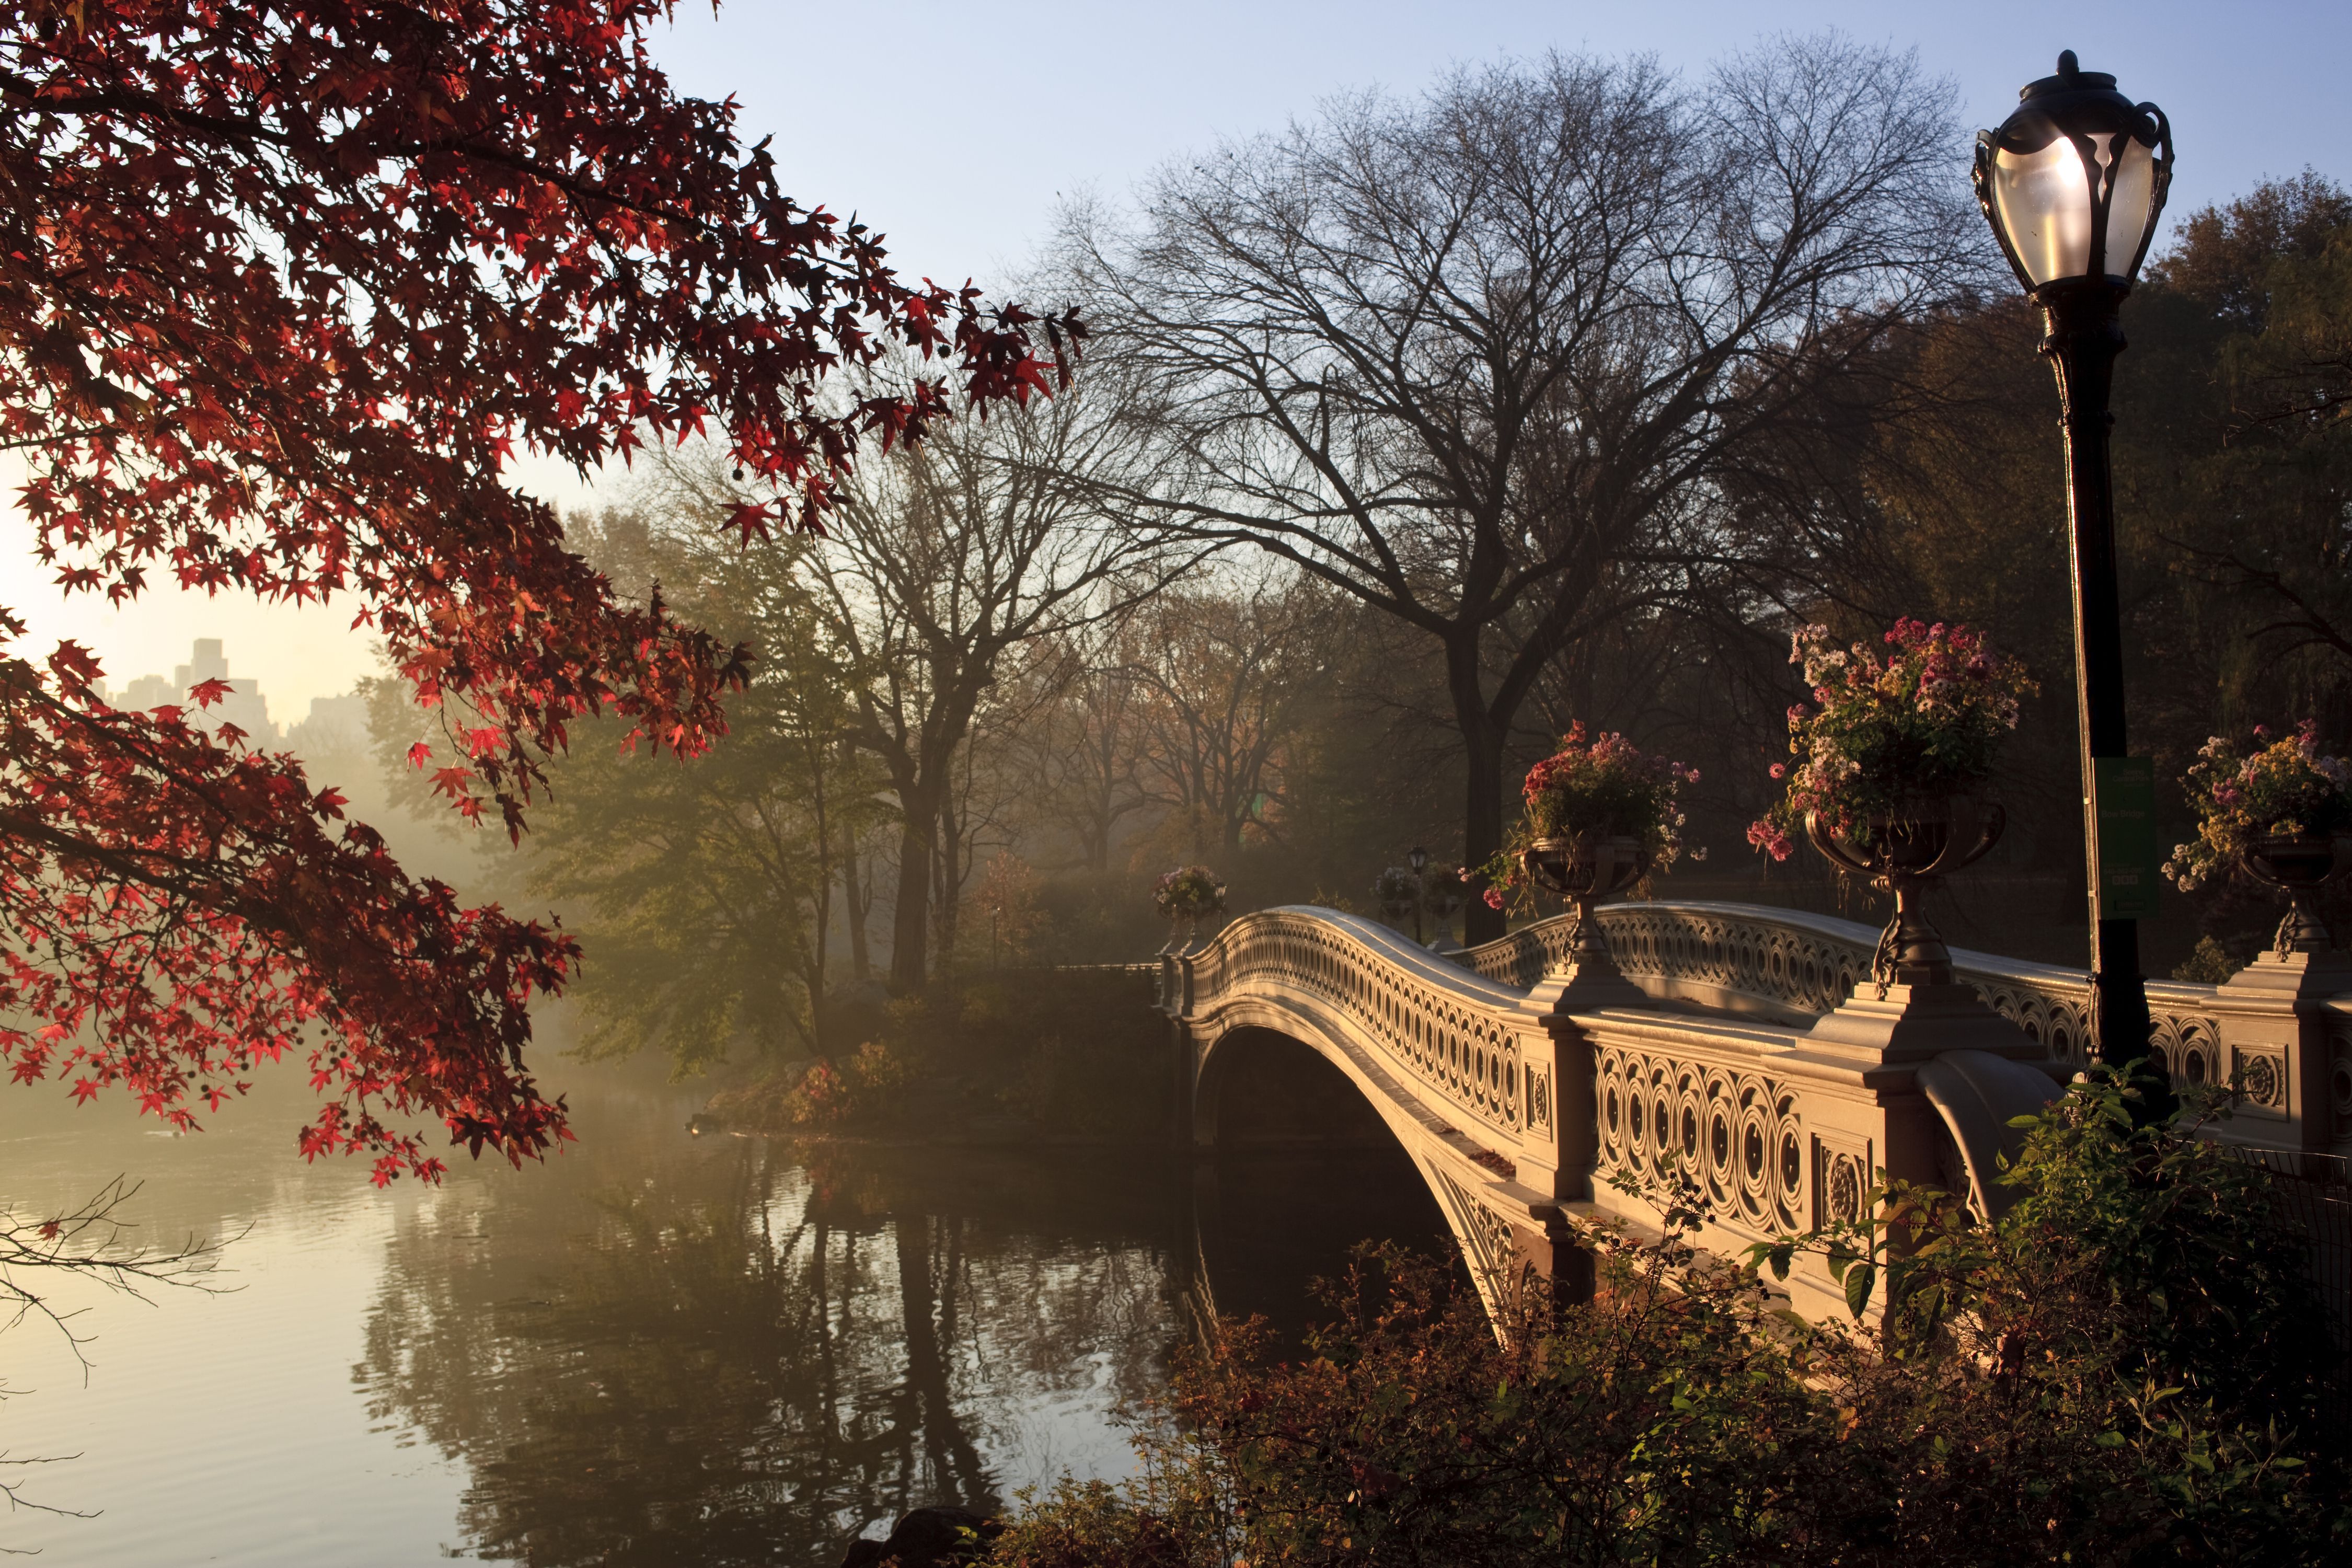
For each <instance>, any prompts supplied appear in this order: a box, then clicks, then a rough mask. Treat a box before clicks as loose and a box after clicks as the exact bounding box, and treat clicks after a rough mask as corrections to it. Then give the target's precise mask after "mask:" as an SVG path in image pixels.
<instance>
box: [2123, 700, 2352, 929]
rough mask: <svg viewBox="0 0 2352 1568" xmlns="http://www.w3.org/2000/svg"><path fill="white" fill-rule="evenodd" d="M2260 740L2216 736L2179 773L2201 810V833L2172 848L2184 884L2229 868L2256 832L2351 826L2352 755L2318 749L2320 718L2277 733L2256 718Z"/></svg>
mask: <svg viewBox="0 0 2352 1568" xmlns="http://www.w3.org/2000/svg"><path fill="white" fill-rule="evenodd" d="M2254 741H2255V742H2256V744H2255V746H2254V748H2253V749H2252V751H2251V752H2244V753H2241V752H2239V750H2238V748H2237V746H2236V745H2235V744H2234V743H2233V742H2231V741H2230V740H2229V739H2228V738H2226V737H2224V736H2221V735H2216V736H2214V737H2212V738H2211V739H2210V740H2209V741H2207V742H2205V744H2204V745H2203V746H2201V747H2200V748H2199V749H2198V752H2197V760H2196V761H2195V762H2193V763H2189V772H2188V773H2187V774H2186V775H2185V776H2184V777H2183V778H2182V779H2181V781H2180V782H2181V787H2182V788H2183V790H2184V791H2185V792H2186V793H2187V794H2188V796H2189V805H2192V806H2194V807H2195V808H2196V810H2197V837H2195V838H2193V839H2191V840H2189V842H2188V843H2186V844H2183V845H2180V846H2179V847H2176V848H2175V849H2174V850H2173V851H2172V858H2171V859H2170V860H2168V861H2167V862H2165V867H2164V871H2165V875H2167V876H2168V877H2170V878H2171V879H2173V880H2174V881H2175V882H2177V883H2178V884H2179V886H2180V887H2181V888H2183V889H2189V888H2195V887H2197V886H2199V885H2200V884H2201V883H2204V882H2206V881H2209V880H2210V879H2212V878H2214V877H2215V876H2217V875H2220V874H2221V873H2222V872H2224V871H2226V870H2228V869H2229V868H2231V867H2232V866H2234V865H2236V864H2237V862H2238V858H2239V857H2240V856H2241V855H2242V853H2243V852H2244V851H2245V849H2246V848H2247V847H2249V846H2251V845H2252V844H2254V843H2255V842H2256V841H2258V840H2261V839H2264V838H2327V837H2335V836H2336V835H2337V834H2341V833H2345V832H2347V831H2352V763H2347V762H2346V760H2345V759H2344V758H2342V757H2332V756H2327V755H2325V754H2323V753H2322V752H2320V750H2319V727H2318V726H2317V725H2316V724H2314V723H2312V722H2311V721H2308V720H2306V721H2304V722H2303V723H2301V724H2299V725H2297V726H2296V727H2295V731H2294V734H2292V735H2287V736H2283V737H2281V738H2280V739H2278V740H2274V741H2273V740H2271V731H2269V730H2268V729H2266V728H2264V727H2263V726H2262V725H2259V724H2257V725H2256V726H2254ZM2262 742H2269V743H2268V744H2267V745H2265V744H2263V743H2262Z"/></svg>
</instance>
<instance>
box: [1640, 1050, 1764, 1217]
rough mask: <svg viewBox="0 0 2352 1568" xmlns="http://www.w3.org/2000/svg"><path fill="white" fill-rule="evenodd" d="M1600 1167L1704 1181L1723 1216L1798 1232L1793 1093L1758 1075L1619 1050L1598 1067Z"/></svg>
mask: <svg viewBox="0 0 2352 1568" xmlns="http://www.w3.org/2000/svg"><path fill="white" fill-rule="evenodd" d="M1596 1072H1597V1078H1598V1082H1597V1084H1596V1086H1595V1087H1596V1088H1597V1089H1598V1090H1599V1093H1598V1096H1597V1099H1598V1101H1599V1108H1600V1112H1601V1128H1600V1132H1601V1138H1600V1142H1601V1171H1602V1173H1604V1174H1608V1173H1615V1172H1618V1171H1622V1172H1625V1173H1628V1174H1630V1175H1632V1176H1633V1177H1634V1178H1635V1179H1636V1180H1639V1181H1644V1182H1659V1183H1663V1182H1665V1181H1668V1180H1670V1179H1672V1177H1674V1176H1675V1175H1676V1174H1684V1175H1688V1176H1690V1177H1691V1178H1692V1179H1693V1180H1694V1181H1696V1182H1697V1183H1698V1184H1699V1188H1700V1191H1701V1192H1702V1194H1704V1195H1705V1197H1706V1201H1707V1203H1708V1205H1710V1207H1711V1208H1712V1209H1713V1210H1714V1211H1715V1214H1716V1215H1717V1218H1718V1219H1725V1218H1732V1217H1735V1216H1736V1217H1737V1218H1738V1219H1740V1220H1744V1221H1745V1222H1746V1223H1747V1224H1748V1226H1750V1227H1751V1228H1754V1229H1758V1230H1764V1231H1769V1232H1779V1231H1785V1230H1794V1229H1798V1228H1800V1226H1801V1224H1802V1219H1801V1216H1802V1215H1803V1214H1804V1191H1805V1143H1804V1131H1803V1127H1802V1119H1801V1117H1800V1116H1799V1115H1798V1113H1797V1096H1796V1091H1795V1090H1794V1089H1790V1088H1789V1087H1787V1086H1785V1085H1782V1084H1779V1083H1776V1082H1774V1081H1773V1080H1771V1079H1767V1078H1764V1077H1762V1076H1761V1075H1759V1074H1756V1073H1747V1072H1737V1071H1733V1070H1731V1069H1729V1068H1721V1067H1712V1068H1711V1067H1704V1066H1701V1065H1700V1064H1697V1063H1695V1062H1680V1061H1676V1060H1675V1059H1674V1058H1670V1057H1664V1056H1653V1055H1649V1054H1646V1053H1643V1052H1641V1051H1635V1050H1631V1049H1624V1048H1620V1047H1605V1048H1603V1049H1602V1050H1601V1052H1600V1055H1599V1058H1598V1060H1597V1062H1596Z"/></svg>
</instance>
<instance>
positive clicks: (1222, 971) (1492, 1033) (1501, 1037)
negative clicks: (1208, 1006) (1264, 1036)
mask: <svg viewBox="0 0 2352 1568" xmlns="http://www.w3.org/2000/svg"><path fill="white" fill-rule="evenodd" d="M1193 973H1194V1005H1202V1004H1204V1003H1206V1002H1208V1001H1210V1000H1212V999H1213V998H1215V997H1217V996H1219V995H1222V994H1225V993H1226V992H1228V991H1231V990H1235V989H1240V988H1244V987H1246V986H1247V985H1249V984H1252V983H1253V982H1255V981H1258V980H1272V981H1276V982H1280V983H1285V984H1290V985H1293V986H1296V987H1297V988H1298V989H1300V990H1304V991H1307V992H1309V993H1311V994H1317V995H1320V996H1323V997H1325V998H1327V999H1328V1000H1330V1001H1332V1002H1335V1003H1338V1004H1339V1005H1340V1006H1341V1007H1342V1008H1344V1009H1345V1010H1346V1011H1347V1012H1348V1014H1349V1016H1351V1017H1353V1018H1355V1019H1356V1020H1357V1021H1358V1022H1359V1023H1360V1024H1361V1025H1363V1026H1365V1027H1366V1028H1367V1030H1368V1032H1370V1034H1372V1035H1373V1036H1374V1037H1376V1038H1377V1039H1378V1040H1379V1041H1380V1043H1381V1046H1382V1047H1383V1048H1384V1049H1385V1051H1386V1053H1387V1054H1388V1056H1389V1057H1390V1058H1391V1062H1392V1063H1393V1064H1394V1065H1395V1066H1397V1067H1399V1068H1402V1069H1403V1070H1404V1071H1405V1072H1406V1073H1408V1074H1409V1075H1410V1076H1412V1078H1414V1079H1418V1080H1420V1082H1422V1083H1423V1084H1424V1085H1426V1086H1427V1087H1429V1088H1431V1089H1435V1090H1436V1091H1437V1093H1438V1096H1439V1098H1440V1099H1441V1100H1443V1101H1444V1103H1445V1104H1447V1105H1448V1106H1450V1107H1452V1108H1454V1109H1455V1110H1462V1111H1465V1112H1467V1113H1469V1114H1470V1116H1471V1117H1473V1118H1474V1119H1475V1120H1478V1121H1485V1122H1486V1123H1488V1124H1490V1125H1492V1126H1494V1127H1496V1128H1499V1129H1501V1130H1503V1131H1507V1132H1508V1133H1510V1134H1513V1135H1514V1136H1516V1135H1517V1133H1519V1132H1520V1131H1522V1130H1523V1128H1525V1127H1526V1126H1527V1125H1528V1124H1529V1123H1530V1122H1531V1123H1533V1124H1534V1125H1535V1126H1536V1127H1538V1128H1539V1129H1540V1128H1548V1127H1549V1124H1550V1119H1551V1097H1550V1094H1549V1087H1548V1086H1544V1085H1540V1084H1537V1085H1528V1084H1526V1083H1525V1082H1524V1074H1523V1071H1522V1068H1521V1065H1520V1057H1519V1047H1518V1041H1517V1036H1516V1033H1515V1032H1514V1031H1513V1030H1512V1028H1511V1027H1510V1026H1509V1025H1508V1024H1507V1022H1506V1021H1505V1020H1503V1019H1499V1018H1497V1017H1496V1016H1493V1015H1492V1014H1491V1013H1488V1012H1485V1011H1482V1010H1481V1009H1480V1007H1479V1006H1478V1005H1477V1004H1476V1003H1475V1001H1469V1000H1466V999H1465V998H1464V997H1462V996H1460V995H1459V994H1454V993H1451V992H1448V991H1446V990H1445V989H1444V988H1443V987H1442V986H1441V985H1437V984H1432V983H1431V982H1430V981H1428V980H1427V979H1424V978H1423V976H1421V975H1419V974H1416V973H1412V971H1411V970H1409V969H1407V968H1406V967H1405V966H1404V965H1402V964H1400V963H1394V962H1393V961H1391V960H1390V959H1389V958H1387V957H1386V956H1385V955H1383V954H1382V953H1381V952H1379V951H1378V950H1376V949H1374V948H1372V947H1370V946H1369V945H1367V944H1366V943H1364V942H1362V941H1361V940H1360V939H1359V938H1358V937H1356V936H1355V935H1354V934H1353V933H1352V932H1350V931H1348V930H1347V928H1346V927H1344V926H1340V925H1338V924H1334V923H1331V922H1328V921H1322V920H1318V919H1316V918H1314V917H1312V916H1306V915H1297V914H1292V913H1289V912H1286V911H1283V910H1270V911H1267V912H1265V913H1262V914H1258V915H1254V916H1251V917H1249V918H1247V919H1246V920H1243V921H1235V922H1234V924H1233V925H1231V926H1228V927H1227V928H1226V929H1225V931H1224V932H1223V935H1222V936H1220V937H1219V939H1218V941H1217V942H1216V943H1215V944H1214V945H1213V947H1212V948H1211V949H1210V951H1209V952H1206V953H1203V954H1202V955H1201V957H1200V958H1198V959H1196V960H1195V961H1194V968H1193ZM1523 1088H1526V1089H1528V1091H1529V1092H1528V1105H1527V1106H1526V1108H1525V1110H1524V1111H1523V1110H1522V1107H1521V1090H1522V1089H1523Z"/></svg>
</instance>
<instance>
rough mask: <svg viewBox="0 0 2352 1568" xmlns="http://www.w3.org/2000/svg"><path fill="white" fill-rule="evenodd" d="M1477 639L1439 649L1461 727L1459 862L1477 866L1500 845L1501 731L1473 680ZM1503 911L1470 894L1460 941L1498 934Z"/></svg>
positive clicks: (1481, 686)
mask: <svg viewBox="0 0 2352 1568" xmlns="http://www.w3.org/2000/svg"><path fill="white" fill-rule="evenodd" d="M1479 674H1480V672H1479V668H1478V639H1477V637H1476V636H1475V633H1474V634H1473V635H1472V636H1471V637H1468V638H1466V639H1464V640H1462V641H1458V642H1454V643H1449V644H1448V645H1447V646H1446V649H1445V684H1446V689H1447V691H1448V693H1449V694H1450V695H1451V696H1452V697H1453V699H1454V726H1455V727H1456V728H1457V729H1459V730H1460V731H1462V750H1463V752H1464V753H1465V757H1464V760H1465V763H1466V764H1467V765H1466V766H1465V768H1464V770H1463V772H1464V774H1465V778H1466V780H1467V784H1468V788H1467V792H1466V795H1465V799H1464V802H1463V811H1462V863H1463V864H1464V865H1465V866H1478V865H1483V864H1484V863H1486V861H1488V860H1490V859H1492V858H1494V857H1495V853H1496V850H1498V849H1500V848H1502V847H1503V735H1504V732H1505V730H1506V726H1505V725H1503V724H1499V723H1496V721H1495V719H1494V716H1493V715H1492V714H1490V713H1489V712H1488V711H1487V710H1486V689H1485V684H1484V682H1483V681H1481V680H1480V679H1479ZM1504 926H1505V921H1504V919H1503V911H1502V910H1496V909H1489V908H1488V907H1487V905H1486V900H1485V899H1484V898H1479V897H1474V898H1473V899H1471V900H1470V902H1469V903H1468V905H1467V906H1465V908H1464V910H1463V911H1462V941H1463V943H1464V944H1465V946H1469V947H1475V946H1477V945H1478V944H1479V943H1480V942H1494V941H1496V940H1497V939H1499V938H1500V937H1501V936H1502V935H1503V931H1504Z"/></svg>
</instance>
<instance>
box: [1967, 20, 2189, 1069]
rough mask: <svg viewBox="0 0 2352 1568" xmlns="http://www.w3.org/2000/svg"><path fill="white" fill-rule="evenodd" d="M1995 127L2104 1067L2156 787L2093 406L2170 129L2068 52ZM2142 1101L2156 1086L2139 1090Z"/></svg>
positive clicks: (2137, 1026)
mask: <svg viewBox="0 0 2352 1568" xmlns="http://www.w3.org/2000/svg"><path fill="white" fill-rule="evenodd" d="M2018 98H2019V102H2018V106H2017V110H2016V112H2015V113H2013V114H2011V116H2010V117H2009V118H2008V119H2007V120H2006V121H2002V123H2001V126H2000V129H1999V130H1998V131H1985V132H1979V133H1978V136H1977V153H1976V193H1977V201H1978V203H1979V205H1981V206H1982V207H1983V209H1984V215H1985V218H1986V221H1988V222H1989V223H1990V224H1991V225H1992V231H1993V235H1994V237H1996V238H1997V239H1999V240H2000V248H2001V253H2002V254H2003V255H2004V256H2006V257H2008V258H2009V264H2010V266H2011V267H2012V268H2015V269H2016V272H2017V279H2018V281H2019V282H2020V283H2021V284H2022V285H2024V287H2025V291H2026V292H2027V293H2028V294H2029V295H2031V296H2032V300H2033V302H2034V303H2035V304H2037V305H2039V306H2040V307H2041V308H2042V318H2043V321H2044V323H2045V327H2046V331H2045V333H2044V335H2043V338H2042V353H2044V354H2047V355H2048V356H2049V357H2050V363H2051V367H2052V369H2053V370H2054V371H2055V372H2056V373H2057V376H2058V398H2059V405H2060V409H2061V414H2060V423H2061V425H2062V426H2063V429H2064V431H2065V437H2066V500H2067V519H2068V524H2069V533H2070V535H2071V538H2072V543H2073V557H2074V562H2073V564H2074V573H2073V575H2074V683H2075V690H2076V698H2077V703H2078V706H2077V714H2078V720H2079V733H2080V739H2081V743H2082V758H2083V826H2084V837H2085V839H2086V840H2087V856H2088V869H2089V881H2090V895H2091V990H2092V997H2091V1013H2092V1027H2093V1030H2094V1032H2095V1036H2094V1037H2095V1040H2096V1042H2097V1047H2096V1048H2097V1051H2098V1055H2099V1058H2100V1059H2101V1060H2102V1061H2103V1062H2105V1063H2106V1064H2107V1065H2108V1066H2109V1067H2110V1068H2121V1067H2122V1066H2123V1065H2124V1064H2125V1063H2126V1062H2129V1061H2132V1060H2135V1059H2137V1058H2141V1057H2144V1056H2146V1055H2147V1038H2148V1013H2147V984H2146V982H2145V981H2144V980H2143V978H2142V977H2141V974H2140V961H2139V924H2138V922H2139V921H2141V920H2142V919H2145V918H2147V917H2150V916H2153V915H2154V914H2155V913H2156V881H2157V871H2156V864H2155V859H2156V857H2155V853H2154V842H2155V824H2154V821H2153V816H2152V808H2153V805H2154V801H2153V794H2154V784H2153V779H2152V777H2151V774H2150V773H2149V769H2148V764H2147V762H2146V761H2145V760H2144V759H2133V758H2131V757H2129V756H2128V755H2127V754H2126V744H2125V733H2124V661H2123V616H2122V611H2121V607H2120V604H2119V601H2118V595H2117V592H2116V547H2115V487H2114V481H2113V476H2112V475H2111V474H2110V472H2109V470H2108V466H2107V435H2108V429H2109V427H2110V426H2112V425H2113V424H2114V418H2113V416H2111V415H2110V414H2109V413H2108V411H2107V405H2108V396H2109V393H2110V391H2111V389H2112V387H2113V384H2114V377H2115V362H2116V354H2118V353H2121V352H2122V351H2123V348H2124V334H2123V328H2122V325H2121V323H2120V321H2118V316H2117V313H2118V310H2119V308H2120V307H2121V305H2122V303H2123V300H2124V296H2125V295H2126V294H2128V293H2130V292H2131V287H2132V280H2133V279H2135V278H2137V276H2138V275H2139V268H2140V263H2141V262H2142V261H2143V260H2144V259H2146V258H2147V247H2148V242H2149V241H2150V240H2151V239H2152V238H2153V237H2155V234H2156V222H2157V218H2158V216H2160V215H2161V214H2162V213H2163V211H2164V197H2165V190H2166V187H2167V186H2168V184H2170V183H2171V179H2172V128H2171V125H2170V123H2169V122H2168V121H2167V120H2166V119H2165V117H2164V111H2163V110H2160V109H2158V108H2157V107H2156V105H2154V104H2152V103H2138V104H2136V103H2134V102H2132V100H2130V99H2128V98H2126V97H2125V96H2124V95H2123V94H2122V93H2120V92H2118V91H2116V79H2115V78H2114V77H2112V76H2108V75H2105V73H2103V72H2098V71H2086V70H2084V69H2083V68H2081V67H2080V66H2078V65H2077V64H2076V63H2075V59H2074V51H2073V50H2072V49H2069V50H2067V51H2066V52H2065V53H2063V54H2062V55H2060V56H2059V57H2058V74H2057V75H2055V76H2050V77H2043V78H2042V79H2041V80H2039V81H2035V82H2032V83H2030V84H2029V85H2027V86H2026V87H2025V88H2024V89H2022V90H2021V92H2020V93H2019V94H2018ZM2143 1088H2144V1089H2146V1090H2148V1091H2151V1099H2157V1100H2163V1099H2168V1098H2169V1086H2168V1085H2163V1084H2160V1083H2159V1084H2150V1085H2145V1086H2143Z"/></svg>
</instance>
